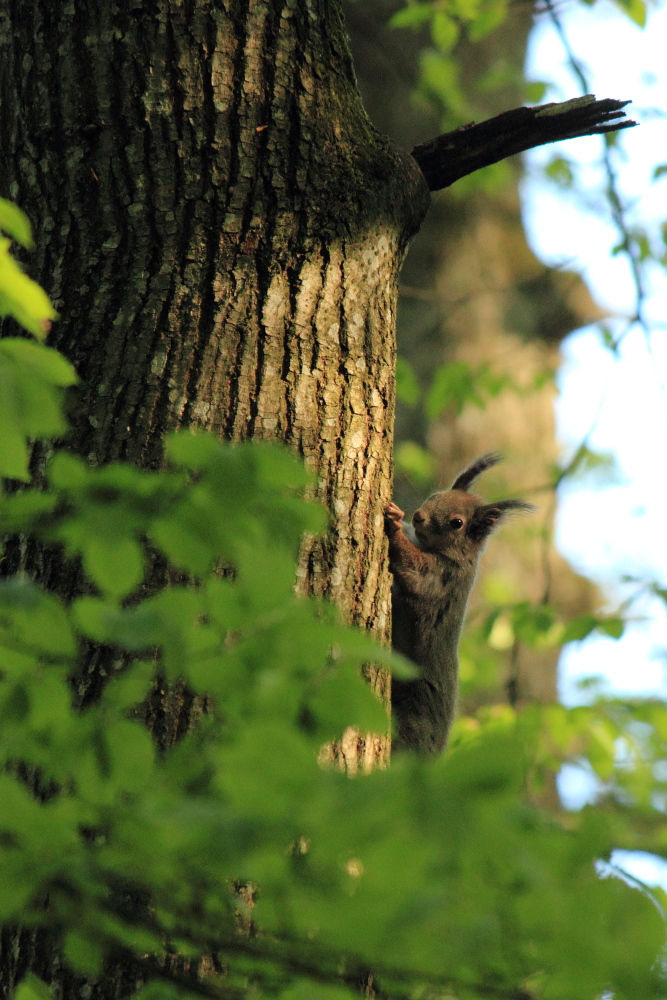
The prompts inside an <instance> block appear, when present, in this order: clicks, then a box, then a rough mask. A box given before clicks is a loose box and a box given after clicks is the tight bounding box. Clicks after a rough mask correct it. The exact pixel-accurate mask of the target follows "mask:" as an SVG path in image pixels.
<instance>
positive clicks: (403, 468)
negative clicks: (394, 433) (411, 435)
mask: <svg viewBox="0 0 667 1000" xmlns="http://www.w3.org/2000/svg"><path fill="white" fill-rule="evenodd" d="M394 461H395V462H396V470H397V471H398V472H402V473H403V474H404V475H405V476H407V477H408V479H410V480H411V482H413V483H414V484H415V485H417V486H424V487H427V486H429V485H430V484H431V483H432V482H433V478H434V476H435V467H436V461H435V456H434V455H433V454H432V453H431V452H430V451H427V449H426V448H422V447H421V446H420V445H418V444H417V443H416V442H415V441H402V442H401V443H400V444H399V446H398V447H397V449H396V453H395V455H394Z"/></svg>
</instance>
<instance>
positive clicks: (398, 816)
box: [0, 289, 667, 1000]
mask: <svg viewBox="0 0 667 1000" xmlns="http://www.w3.org/2000/svg"><path fill="white" fill-rule="evenodd" d="M12 294H13V293H12ZM17 298H18V299H20V298H21V290H20V289H19V292H18V293H17ZM2 343H3V344H6V343H7V341H3V342H2ZM20 343H25V344H26V345H27V346H30V347H34V346H36V345H32V344H30V342H29V341H20ZM43 350H44V351H46V350H47V349H46V348H43ZM36 357H39V358H44V359H46V360H45V361H44V363H41V361H40V362H35V360H34V359H35V358H36ZM54 357H56V358H58V359H59V360H58V361H55V360H53V358H54ZM13 362H14V364H15V366H16V370H17V372H18V375H17V377H18V378H20V380H22V381H20V384H21V385H22V386H26V387H27V388H26V389H25V391H24V392H23V394H17V395H16V397H15V408H14V410H13V411H12V418H13V419H14V421H15V422H14V424H11V426H12V427H14V428H18V431H17V432H15V433H20V434H21V435H22V444H23V446H24V447H26V446H27V443H28V441H27V439H28V438H29V437H46V436H53V435H56V434H58V433H60V427H61V424H59V423H58V422H57V421H55V420H53V422H52V429H51V430H50V431H49V430H48V428H47V422H48V420H50V419H52V416H49V415H48V414H49V413H51V414H52V412H53V408H54V407H56V409H57V406H58V396H57V392H55V390H54V393H53V394H51V395H49V394H48V393H47V394H44V389H43V386H44V382H45V381H46V384H47V385H55V386H56V387H58V386H62V385H65V384H67V382H66V380H65V378H64V375H62V376H61V377H60V381H58V380H56V379H53V378H52V379H51V381H49V380H48V379H45V375H44V373H45V372H46V373H47V374H49V373H50V374H51V375H52V374H53V372H56V373H57V372H61V373H65V372H69V374H68V376H67V377H68V378H69V379H70V381H71V379H72V378H73V376H72V375H71V372H70V370H69V369H68V368H66V367H64V366H65V362H64V361H63V360H62V359H60V358H59V356H58V355H55V354H54V353H53V352H51V353H47V354H39V355H35V354H31V353H30V352H29V351H25V350H19V351H16V353H15V354H14V355H13ZM58 365H61V367H60V368H58ZM40 393H41V394H42V396H41V397H40V396H39V394H40ZM38 398H42V400H43V401H44V409H43V411H42V410H40V408H39V406H37V405H36V403H35V400H36V399H38ZM50 408H51V409H50ZM60 419H61V420H62V417H60ZM40 420H43V422H42V423H40ZM167 459H168V467H167V468H166V469H165V470H164V471H162V472H146V471H141V470H138V469H135V468H132V467H130V466H127V465H122V464H113V465H109V466H107V467H104V468H99V469H93V468H89V467H88V466H87V465H86V464H85V463H84V462H82V461H81V460H80V459H78V458H76V457H75V456H73V455H70V454H68V453H67V452H66V451H64V450H57V451H56V453H55V455H54V457H53V458H52V459H51V461H50V462H49V464H48V469H47V475H46V481H45V483H44V486H43V488H38V487H36V486H28V487H25V486H24V487H21V488H19V489H16V488H15V486H16V484H11V483H8V484H7V488H6V490H5V492H4V493H3V494H2V496H1V498H0V531H1V532H2V534H4V535H5V536H11V535H13V534H16V533H17V532H19V533H21V535H22V536H23V537H25V536H30V537H32V538H34V539H37V540H38V541H39V542H40V543H42V544H44V545H50V546H56V547H59V548H60V549H61V551H62V552H63V553H64V555H63V558H67V559H70V560H79V561H80V564H81V567H82V574H83V577H82V578H83V580H84V582H85V587H84V590H85V593H83V595H82V596H79V597H77V598H76V599H74V600H73V601H71V602H70V603H67V602H65V601H63V600H61V599H60V598H59V597H57V596H56V595H55V594H52V593H49V592H47V591H46V590H45V589H43V588H42V587H40V586H39V585H37V584H36V583H35V582H32V581H31V580H29V579H26V578H25V577H24V576H21V575H19V576H15V577H9V578H5V579H4V580H3V581H2V583H1V585H0V754H1V759H2V773H1V774H0V786H1V787H0V802H2V812H1V813H0V918H1V919H2V921H3V922H8V923H15V922H17V921H20V922H21V923H22V924H23V925H26V926H29V927H37V926H41V927H47V928H50V929H51V931H52V932H53V934H54V935H55V936H56V939H57V940H58V941H59V942H60V943H61V945H62V952H63V957H64V960H65V962H66V963H67V965H69V966H70V968H71V969H72V970H73V971H74V973H75V974H76V975H78V976H79V977H81V979H82V981H83V980H84V979H87V980H95V979H97V978H99V977H102V976H104V974H105V968H106V967H107V966H108V967H111V966H112V965H113V963H115V962H119V961H121V962H123V963H124V964H125V967H126V969H130V970H134V972H135V974H136V978H137V979H138V980H139V979H141V980H142V981H143V982H144V986H143V987H142V989H141V991H140V992H139V993H138V994H137V997H140V998H141V1000H176V998H180V997H188V996H191V995H198V996H207V997H211V998H216V997H223V998H224V997H225V996H230V997H232V996H233V997H235V998H238V997H243V996H248V997H251V996H258V995H263V994H266V995H272V996H279V997H282V998H283V1000H302V998H303V1000H307V998H310V997H313V996H317V997H323V998H325V1000H345V998H346V997H350V996H352V994H353V991H354V986H355V984H359V983H361V982H362V981H364V980H365V979H366V978H367V976H368V970H369V969H370V970H372V971H373V975H374V977H375V981H376V983H379V986H380V989H381V990H382V993H383V994H384V995H385V996H388V997H397V998H398V997H407V996H425V995H434V992H433V991H435V994H437V995H441V996H443V997H444V996H447V997H453V996H456V997H459V998H462V1000H463V998H478V997H499V998H510V997H535V998H544V1000H547V998H549V1000H559V998H562V1000H570V998H571V997H574V996H576V997H577V998H581V1000H584V998H586V997H590V998H591V1000H592V998H595V997H599V996H600V995H601V994H602V993H603V992H604V991H609V990H610V991H613V994H614V996H615V997H617V998H619V1000H623V998H627V1000H638V998H646V1000H649V998H655V1000H658V998H660V997H662V996H664V989H665V984H664V980H663V978H662V974H661V965H660V955H661V953H662V948H663V943H664V921H663V916H662V905H663V898H662V894H661V893H659V892H653V893H651V892H649V891H648V890H647V889H645V888H637V887H636V886H631V885H628V884H626V883H625V882H624V881H621V880H619V879H616V878H601V877H599V875H598V871H597V868H596V864H597V863H598V862H599V860H600V859H607V858H609V856H610V853H611V851H612V850H613V849H614V848H615V847H617V846H619V845H626V846H628V845H633V846H634V845H638V844H646V843H647V839H648V838H647V836H646V833H645V831H646V829H647V828H649V829H652V830H653V831H654V832H653V835H652V836H653V840H652V842H651V843H652V846H653V847H654V848H655V849H659V850H663V849H667V844H666V843H665V834H664V824H663V823H662V819H663V814H662V806H661V802H662V798H660V796H663V795H664V791H665V787H664V786H665V780H664V770H663V771H661V770H660V768H659V763H660V759H661V758H664V756H665V753H666V752H667V711H666V710H665V708H664V706H662V705H657V704H652V703H651V704H648V703H647V704H641V705H627V704H615V703H600V704H598V705H594V706H590V707H588V708H587V709H585V710H574V711H567V710H566V709H564V708H562V707H561V706H547V707H543V708H540V707H533V708H531V709H529V710H527V711H525V712H523V713H521V714H518V713H516V712H515V711H513V710H511V709H509V708H506V709H503V710H501V711H486V712H485V713H484V712H482V713H480V715H479V717H478V718H475V719H462V720H460V722H459V723H458V727H457V735H456V739H455V741H454V745H453V747H452V750H451V751H450V752H449V753H448V754H447V755H445V756H444V757H442V758H440V759H438V760H435V761H433V762H430V763H425V762H422V761H420V760H415V759H412V758H410V757H407V756H406V757H404V758H403V759H398V760H397V761H396V762H395V764H394V765H393V766H392V768H391V769H390V770H389V771H386V772H376V773H374V774H372V775H370V776H367V777H364V778H359V779H357V780H355V781H350V780H349V779H348V778H347V777H345V776H344V775H343V774H341V773H338V772H335V771H331V770H326V769H323V768H321V767H320V766H318V763H317V757H318V750H319V748H320V746H321V745H322V743H323V742H324V741H325V740H328V739H331V738H334V737H336V736H337V735H339V734H340V733H341V731H342V730H343V729H344V728H346V727H347V726H349V725H353V726H356V727H358V728H359V729H361V730H371V731H382V730H383V729H384V728H385V726H386V717H385V715H384V712H383V710H382V708H381V706H380V705H379V703H378V702H377V701H376V700H375V697H374V696H373V695H372V694H371V693H370V691H369V689H368V687H367V686H366V685H365V684H364V682H363V681H362V680H361V678H360V673H359V667H360V665H361V664H362V663H363V662H365V661H368V660H369V659H373V660H374V661H376V662H382V663H385V664H387V665H389V666H390V667H392V669H394V670H398V671H403V672H404V673H405V669H406V668H405V666H404V664H403V662H402V661H401V660H400V659H399V658H398V657H396V656H394V655H392V654H391V653H389V652H388V651H387V650H384V649H382V648H380V647H378V646H377V645H375V644H373V643H372V642H371V641H370V640H369V639H368V638H367V637H366V636H364V635H363V634H360V633H359V632H356V631H355V630H352V629H349V628H344V627H343V626H341V625H340V623H339V622H338V620H337V616H336V614H335V612H334V610H333V609H332V608H331V607H329V606H327V605H325V604H323V603H321V602H316V601H314V600H311V599H306V598H298V597H296V596H295V594H294V590H293V581H294V575H295V566H296V558H297V553H298V546H299V540H300V537H301V534H302V533H303V531H309V532H316V531H319V530H322V528H323V526H324V523H325V521H324V516H323V513H322V511H321V510H320V509H319V508H318V507H317V506H316V505H314V504H312V503H310V502H308V501H306V500H304V499H303V498H302V496H301V494H302V491H303V488H304V487H305V486H306V485H307V484H308V482H309V477H308V475H307V474H306V473H305V472H304V470H303V468H302V467H301V465H300V463H299V462H298V461H296V460H295V459H294V458H293V457H292V456H290V455H289V454H287V453H286V452H284V451H282V450H279V449H277V448H274V447H268V446H264V447H259V446H253V447H250V446H245V447H230V446H226V445H223V444H221V443H220V442H218V441H217V440H215V439H214V438H213V437H211V436H210V435H206V434H190V433H187V432H186V433H180V434H177V435H173V436H171V438H170V439H169V442H168V448H167ZM5 461H7V464H6V465H5V466H3V471H4V474H5V475H6V476H7V475H9V476H14V468H15V467H14V466H13V465H12V464H11V461H9V460H5ZM21 468H22V469H23V468H24V467H23V466H22V467H21ZM8 470H9V471H8ZM14 478H16V476H14ZM19 478H20V477H19ZM158 554H159V556H160V557H161V558H162V559H163V560H165V561H166V562H167V563H168V564H169V565H170V566H171V567H172V568H173V571H174V573H176V574H177V575H178V579H179V580H180V581H181V582H179V583H172V585H171V586H164V587H162V588H158V589H156V588H155V587H154V586H152V587H146V586H145V583H147V582H148V578H147V577H146V573H147V566H148V564H149V560H150V563H151V564H155V560H156V557H157V555H158ZM497 620H498V616H496V622H497ZM511 625H512V628H514V629H516V630H517V633H519V632H520V633H521V635H522V637H523V638H524V639H526V641H528V638H529V637H531V638H532V640H535V641H538V640H539V637H540V636H541V635H543V634H545V633H547V632H548V633H550V630H552V629H553V625H554V621H553V618H552V617H551V616H550V614H549V612H548V610H547V609H542V610H541V611H535V610H534V609H532V610H531V608H530V607H529V606H517V607H515V608H514V610H513V611H512V613H511ZM595 626H598V627H600V626H602V627H603V626H604V623H599V622H597V621H596V622H595V624H594V625H593V624H591V627H595ZM488 627H489V628H490V630H492V629H493V627H495V623H490V624H489V626H488ZM561 638H564V637H563V636H561ZM91 642H93V643H101V644H104V645H106V646H109V647H112V648H113V650H115V651H116V653H117V654H118V655H117V658H116V660H115V661H114V662H115V663H116V666H117V669H116V670H115V672H114V673H113V675H112V676H111V677H109V679H108V682H107V684H106V686H105V688H104V691H103V693H102V695H101V697H100V699H99V701H98V702H96V703H95V704H93V705H89V706H88V707H87V708H85V709H84V710H81V711H77V710H75V708H74V707H73V700H72V688H71V685H70V680H69V678H70V677H72V676H76V674H77V671H78V670H80V669H81V667H82V665H83V663H84V660H85V655H86V650H87V648H88V647H89V644H90V643H91ZM156 679H157V682H158V683H164V681H165V680H167V681H171V682H174V681H183V682H185V683H186V684H187V685H188V687H189V688H190V689H191V691H192V692H193V693H195V694H198V695H200V696H201V697H202V698H205V705H206V710H205V712H203V713H202V715H201V717H200V719H199V722H198V725H197V726H196V727H195V728H194V729H193V731H191V732H190V733H188V734H187V735H186V736H184V737H183V738H182V739H181V740H180V741H179V742H178V743H177V744H176V745H174V746H171V747H169V748H167V749H165V750H163V751H162V752H158V751H157V749H156V747H155V745H154V743H153V741H152V739H151V737H150V735H149V733H148V731H147V730H146V728H145V727H144V725H143V722H142V709H141V705H142V704H143V703H144V702H145V699H146V698H147V696H148V695H149V693H150V691H151V690H152V688H153V686H154V684H155V683H156ZM568 760H576V761H579V760H585V761H588V762H589V763H590V766H591V767H592V768H593V769H594V770H595V771H596V773H597V774H598V775H599V776H600V778H601V779H603V780H604V782H605V797H604V799H603V800H602V801H601V802H600V803H599V804H598V806H596V807H588V808H586V809H585V810H583V811H582V812H581V813H578V814H559V812H558V811H553V812H552V813H551V814H550V813H548V812H547V810H546V809H545V808H544V807H543V806H540V804H539V802H540V794H541V793H542V791H543V790H544V789H545V788H546V787H548V786H549V783H550V781H551V777H552V776H553V774H554V772H556V771H557V770H558V769H559V768H560V766H561V765H562V763H563V762H564V761H568ZM250 925H252V932H251V933H248V929H249V927H250ZM168 957H169V961H167V958H168ZM179 960H180V962H179ZM200 960H201V961H202V962H203V965H201V969H202V970H203V971H202V974H201V975H200V977H199V978H196V977H194V976H188V975H187V972H183V971H179V970H183V969H186V970H187V967H188V963H194V967H195V968H197V967H198V963H199V962H200ZM48 995H49V992H48V989H47V987H46V985H45V984H44V983H42V982H41V981H40V980H39V979H36V978H35V977H34V976H29V977H28V978H27V979H25V980H24V981H23V982H22V983H21V984H20V986H19V987H18V989H17V990H16V993H15V998H16V1000H45V998H46V997H47V996H48Z"/></svg>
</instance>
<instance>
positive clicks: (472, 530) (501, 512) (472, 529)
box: [468, 500, 535, 542]
mask: <svg viewBox="0 0 667 1000" xmlns="http://www.w3.org/2000/svg"><path fill="white" fill-rule="evenodd" d="M531 510H535V507H534V506H533V505H532V503H526V501H525V500H499V501H498V502H497V503H487V504H484V505H483V506H482V507H478V508H477V510H476V511H475V513H474V514H473V516H472V517H471V519H470V526H469V528H468V534H469V535H470V537H471V538H472V539H473V540H474V541H476V542H480V541H482V539H483V538H488V536H489V535H490V534H491V532H492V531H493V529H494V528H495V527H496V526H497V525H498V523H499V522H500V521H501V520H502V519H503V518H504V517H505V516H506V515H507V514H511V513H512V512H513V511H517V512H521V511H524V512H525V513H528V512H529V511H531Z"/></svg>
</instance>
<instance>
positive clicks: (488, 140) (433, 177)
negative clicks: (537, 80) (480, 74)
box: [412, 94, 637, 191]
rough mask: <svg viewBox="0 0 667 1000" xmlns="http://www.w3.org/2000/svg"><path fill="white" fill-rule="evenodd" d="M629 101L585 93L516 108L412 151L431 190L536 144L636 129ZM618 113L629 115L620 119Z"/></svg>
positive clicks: (423, 144)
mask: <svg viewBox="0 0 667 1000" xmlns="http://www.w3.org/2000/svg"><path fill="white" fill-rule="evenodd" d="M626 104H630V101H616V100H613V99H612V98H607V99H606V100H603V101H596V100H595V97H594V95H593V94H586V95H585V97H575V98H574V99H573V100H571V101H564V102H563V103H562V104H542V105H540V106H539V107H535V108H514V109H513V110H512V111H504V112H503V113H502V114H501V115H496V116H495V118H489V119H488V121H485V122H481V123H480V124H479V125H478V124H477V123H476V122H470V123H469V124H468V125H461V127H460V128H457V129H454V131H453V132H445V133H444V134H443V135H439V136H436V138H435V139H430V140H429V141H428V142H422V143H421V144H420V145H419V146H415V148H414V149H413V150H412V156H413V157H414V159H415V160H416V161H417V163H418V164H419V166H420V168H421V171H422V173H423V174H424V177H425V178H426V182H427V184H428V186H429V189H430V190H431V191H440V190H441V188H446V187H449V185H450V184H453V183H454V181H458V180H459V179H460V178H461V177H466V176H467V175H468V174H472V173H473V171H475V170H479V169H480V168H481V167H488V166H489V164H491V163H497V162H498V161H499V160H504V159H505V158H506V157H508V156H513V155H514V154H515V153H523V152H524V150H526V149H533V148H534V147H535V146H544V145H545V144H546V143H549V142H558V141H560V140H561V139H576V138H577V137H578V136H581V135H599V134H600V133H603V132H615V131H616V130H617V129H622V128H632V126H633V125H636V124H637V122H634V121H631V120H630V119H627V118H625V117H624V116H625V112H624V111H623V110H622V109H623V108H624V107H625V106H626ZM618 118H623V119H624V120H623V121H615V119H618ZM610 123H613V124H610Z"/></svg>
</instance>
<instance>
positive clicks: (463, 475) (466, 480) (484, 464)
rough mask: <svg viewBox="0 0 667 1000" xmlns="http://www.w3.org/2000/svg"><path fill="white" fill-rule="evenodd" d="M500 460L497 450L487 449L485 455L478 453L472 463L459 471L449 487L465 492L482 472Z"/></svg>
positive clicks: (501, 458)
mask: <svg viewBox="0 0 667 1000" xmlns="http://www.w3.org/2000/svg"><path fill="white" fill-rule="evenodd" d="M502 460H503V456H502V455H501V454H499V453H498V452H497V451H487V453H486V454H485V455H480V457H479V458H476V459H475V461H474V462H473V463H472V465H469V466H468V468H467V469H464V470H463V472H459V474H458V476H457V477H456V479H455V480H454V482H453V484H452V486H451V489H453V490H463V492H464V493H467V492H468V487H469V486H470V485H471V483H472V482H473V481H474V480H475V479H477V477H478V476H479V475H480V474H481V473H482V472H485V471H486V470H487V469H490V468H491V466H492V465H497V464H498V462H502Z"/></svg>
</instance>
